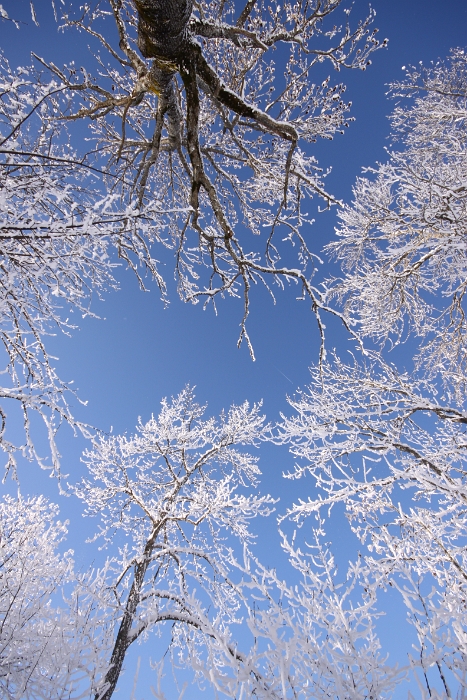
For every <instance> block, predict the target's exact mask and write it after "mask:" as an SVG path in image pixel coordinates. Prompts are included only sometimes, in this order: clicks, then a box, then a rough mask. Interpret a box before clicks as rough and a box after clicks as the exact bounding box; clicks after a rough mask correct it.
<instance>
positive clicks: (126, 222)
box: [0, 58, 158, 473]
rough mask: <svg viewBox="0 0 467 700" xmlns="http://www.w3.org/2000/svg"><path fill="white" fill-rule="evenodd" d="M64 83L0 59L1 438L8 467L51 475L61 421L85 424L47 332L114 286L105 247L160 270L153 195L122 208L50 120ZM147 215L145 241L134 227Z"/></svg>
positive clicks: (86, 310)
mask: <svg viewBox="0 0 467 700" xmlns="http://www.w3.org/2000/svg"><path fill="white" fill-rule="evenodd" d="M64 89H65V85H64V84H63V83H61V82H60V81H58V80H56V79H52V80H50V79H48V80H45V79H44V76H43V75H41V74H40V72H37V71H35V70H33V69H24V68H23V69H18V70H12V69H11V67H10V65H9V64H8V62H7V61H6V60H5V59H4V58H0V242H1V250H0V273H1V274H0V343H1V348H2V359H1V362H2V363H3V367H4V369H2V374H3V375H4V379H3V380H2V387H1V389H0V445H1V448H2V450H3V451H4V452H6V453H7V455H8V461H7V465H8V467H13V468H14V466H15V454H16V453H17V452H18V451H20V452H22V454H23V455H24V456H26V457H27V458H29V459H33V458H34V459H37V460H38V461H39V462H40V463H41V464H42V465H45V464H47V465H48V466H52V468H53V469H54V470H55V472H56V473H58V471H59V455H58V451H57V448H56V445H55V434H56V430H57V428H58V426H59V425H60V423H61V422H63V421H67V422H68V423H70V424H71V425H72V426H74V427H75V428H79V429H81V430H83V431H84V432H87V431H86V428H85V426H84V425H82V424H79V423H77V422H76V421H75V420H74V418H73V416H72V414H71V412H70V410H69V406H68V402H67V390H68V389H69V387H67V386H66V384H64V383H63V382H62V381H61V380H60V378H59V377H58V376H57V374H56V372H55V369H54V366H53V362H51V359H50V357H49V355H48V351H47V347H46V345H47V343H46V336H47V334H50V333H53V332H56V330H57V329H62V330H64V331H65V332H66V331H67V330H68V329H70V328H72V327H73V325H72V322H71V321H70V317H69V314H70V312H73V311H78V312H79V313H80V315H81V314H83V315H85V314H89V313H92V310H91V308H90V304H91V300H92V297H93V296H99V295H100V294H101V293H102V292H103V290H104V289H106V288H109V287H113V286H115V282H114V280H113V277H112V268H113V266H114V263H113V262H112V261H111V255H112V253H111V249H112V248H116V249H118V252H119V254H120V256H121V257H123V258H125V259H126V261H127V262H128V263H129V264H130V266H131V267H133V269H134V270H135V271H136V272H138V267H137V266H138V264H143V265H145V266H146V267H147V268H148V269H149V271H150V272H151V273H152V274H153V275H154V276H155V277H156V278H158V272H157V267H156V261H155V260H153V259H152V258H151V255H150V253H149V250H148V245H149V243H150V240H151V227H152V226H153V225H154V223H155V222H156V221H157V217H158V207H157V202H153V203H152V205H151V206H150V207H147V208H146V210H145V211H144V212H143V211H139V212H133V211H125V210H122V209H121V208H120V207H119V205H118V204H117V203H116V198H115V197H114V196H112V194H108V193H107V194H106V193H105V190H104V189H103V188H102V186H101V183H100V178H101V177H102V174H101V173H100V172H98V170H96V168H94V167H93V166H92V165H90V164H89V163H88V162H87V160H86V159H83V158H82V157H79V158H78V156H77V154H76V150H75V149H74V148H73V147H72V146H69V145H68V143H69V137H68V135H67V133H66V132H64V129H63V127H62V126H60V125H59V124H58V122H57V121H56V120H55V116H56V115H57V110H58V108H59V105H58V102H57V100H59V97H60V96H61V95H62V93H63V90H64ZM149 219H150V220H151V224H150V225H149V224H148V226H147V228H146V229H145V238H144V239H143V238H142V237H141V236H140V234H139V233H138V230H137V229H138V227H139V228H141V221H142V220H144V221H146V222H148V220H149ZM137 221H138V222H139V223H138V225H136V222H137ZM14 404H18V407H19V412H18V413H19V414H20V416H21V414H22V419H23V421H24V442H23V443H22V444H21V443H20V444H17V443H14V442H12V441H11V440H10V438H9V437H8V432H5V431H6V424H7V414H8V413H9V411H10V410H11V412H12V413H14V409H13V408H12V406H13V405H14ZM34 412H35V413H37V414H39V415H40V416H41V418H42V419H43V421H44V423H45V425H46V429H47V432H48V437H49V443H50V449H51V461H50V459H49V460H47V459H44V458H43V457H42V456H41V455H40V453H38V451H37V449H36V447H35V445H34V440H33V437H32V435H31V413H34Z"/></svg>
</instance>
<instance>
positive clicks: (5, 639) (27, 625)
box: [0, 496, 111, 700]
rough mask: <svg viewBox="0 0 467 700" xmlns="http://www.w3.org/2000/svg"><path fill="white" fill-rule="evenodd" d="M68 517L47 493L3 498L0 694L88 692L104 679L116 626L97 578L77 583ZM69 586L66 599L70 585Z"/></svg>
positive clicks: (35, 697)
mask: <svg viewBox="0 0 467 700" xmlns="http://www.w3.org/2000/svg"><path fill="white" fill-rule="evenodd" d="M65 534H66V523H61V522H60V521H58V520H57V507H56V506H53V505H51V504H50V503H48V502H47V501H46V499H45V498H43V497H41V496H39V497H37V498H30V499H26V498H22V497H21V496H18V497H17V498H12V497H10V496H5V497H4V498H3V500H2V501H1V502H0V693H1V695H2V697H3V698H5V699H7V700H20V699H22V698H27V699H31V700H61V699H62V698H65V697H67V698H68V697H73V698H80V697H83V695H82V690H83V688H84V689H85V690H87V689H88V688H89V686H90V685H91V686H92V685H93V684H94V683H95V682H96V681H97V680H99V669H100V659H101V658H102V659H104V658H105V649H106V644H107V642H108V638H107V632H108V631H109V630H110V629H111V628H110V626H109V625H108V624H107V620H106V619H105V616H104V615H103V614H101V610H100V609H99V607H97V606H96V600H98V599H99V597H101V600H103V599H104V598H105V591H102V585H101V582H100V580H99V579H98V578H96V579H94V582H91V579H90V578H89V577H87V578H86V577H82V578H81V582H80V584H79V585H78V583H77V578H76V574H75V573H74V571H73V560H72V552H71V551H68V552H64V553H60V551H59V550H60V545H61V543H62V541H63V539H64V536H65ZM67 586H68V587H70V590H69V591H68V595H67V597H66V598H65V599H64V598H63V595H64V594H65V589H66V588H67Z"/></svg>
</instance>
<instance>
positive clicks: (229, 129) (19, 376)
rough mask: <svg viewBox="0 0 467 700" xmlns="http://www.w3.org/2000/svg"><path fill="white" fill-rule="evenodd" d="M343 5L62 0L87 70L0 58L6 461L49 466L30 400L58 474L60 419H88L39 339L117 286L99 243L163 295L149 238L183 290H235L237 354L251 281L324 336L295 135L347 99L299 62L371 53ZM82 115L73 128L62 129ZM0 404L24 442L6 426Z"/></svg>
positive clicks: (336, 120)
mask: <svg viewBox="0 0 467 700" xmlns="http://www.w3.org/2000/svg"><path fill="white" fill-rule="evenodd" d="M52 5H54V3H52ZM62 5H63V4H62ZM340 5H341V2H340V0H325V1H324V2H323V1H322V0H316V1H315V2H312V3H310V2H299V3H298V4H292V3H285V4H283V5H279V4H274V6H273V5H270V4H269V3H265V2H262V1H261V2H259V1H258V2H256V1H249V2H247V3H246V5H245V7H244V8H243V9H241V11H237V8H236V6H235V3H233V2H225V1H224V0H221V1H220V2H205V1H204V0H203V2H201V3H193V2H191V0H164V2H161V1H159V0H141V1H140V0H138V1H136V2H130V1H129V0H109V2H105V3H98V5H97V6H96V7H92V8H91V7H90V6H88V5H85V6H84V7H83V8H82V10H80V11H79V12H80V14H79V15H78V16H74V15H72V14H71V11H70V12H68V11H67V8H66V5H64V8H63V7H62V6H61V5H60V7H62V9H63V11H64V16H63V22H64V25H65V26H66V27H68V28H69V29H73V28H74V29H77V30H78V31H79V32H80V33H81V34H82V35H83V33H84V34H85V35H86V37H87V38H90V40H91V41H94V42H95V45H94V48H95V54H96V56H95V59H96V62H95V63H94V64H93V63H92V59H91V57H89V55H88V54H86V55H87V56H88V58H87V59H86V64H85V65H80V60H81V58H80V57H79V56H75V57H74V60H75V63H73V64H72V65H69V66H68V67H65V68H63V69H61V68H59V67H58V66H57V65H56V64H55V63H54V56H53V53H52V55H47V56H46V57H44V59H40V58H39V57H37V56H35V57H34V60H35V68H29V69H19V70H12V69H11V68H10V66H9V65H8V63H7V61H6V60H5V59H4V58H2V62H1V67H0V81H1V92H0V95H1V98H0V197H1V207H0V210H1V214H0V217H1V218H0V232H1V233H0V236H1V243H2V250H1V258H0V261H1V266H2V284H1V288H0V300H1V310H0V314H1V317H0V337H1V340H2V345H3V348H4V350H5V365H4V366H5V368H6V372H5V374H6V376H7V377H8V380H7V381H6V382H4V386H3V387H2V389H1V392H0V393H1V398H2V399H3V401H2V404H1V406H0V437H1V446H2V449H3V450H4V451H5V452H6V453H7V455H8V460H7V464H8V467H13V468H14V466H15V453H16V452H17V451H18V450H20V451H21V452H22V454H23V455H26V456H27V457H28V458H29V459H37V460H39V461H40V462H41V463H42V464H43V465H44V464H46V463H47V464H48V465H49V466H50V459H49V460H48V461H47V460H45V459H43V458H42V456H41V455H40V454H39V453H38V451H37V449H36V447H35V441H34V439H33V437H32V433H31V414H32V412H35V413H38V414H39V415H40V416H41V418H42V419H43V421H44V422H45V425H46V429H47V431H48V436H49V444H50V449H51V466H52V467H53V469H54V470H55V471H56V472H57V473H58V471H59V454H58V451H57V448H56V444H55V434H56V431H57V428H58V426H59V425H60V423H61V422H63V421H66V422H68V423H71V424H72V425H73V426H74V427H76V428H78V429H82V430H83V429H84V430H85V426H83V425H80V424H78V423H76V422H75V421H74V419H73V415H72V413H71V412H70V410H69V406H68V403H67V390H68V389H69V387H68V386H66V385H65V384H64V383H63V382H62V381H61V380H60V378H59V377H57V375H56V372H55V369H54V367H53V363H51V362H50V358H49V356H48V352H47V348H46V341H45V335H46V334H47V333H50V332H53V331H54V329H55V328H56V326H57V325H58V326H60V327H62V329H65V330H66V329H67V328H69V327H70V326H69V325H68V324H69V311H70V309H71V310H73V309H75V310H78V311H79V312H80V313H84V314H87V313H91V312H92V309H91V307H90V301H91V298H92V296H93V295H98V294H100V293H101V292H102V291H103V290H104V289H105V288H108V287H109V286H110V287H111V286H112V285H113V284H114V282H113V279H112V262H111V261H112V260H114V259H115V256H114V258H112V250H115V249H116V251H117V253H118V255H119V256H120V257H121V258H123V259H124V260H125V262H126V263H128V264H129V266H130V267H131V268H132V269H133V270H134V271H135V272H136V274H137V275H138V277H139V280H140V282H141V284H143V273H144V268H145V269H146V271H148V272H149V273H150V275H152V276H153V277H154V278H155V279H156V282H157V284H158V285H159V288H160V290H161V293H162V295H163V296H165V295H166V293H167V289H166V282H165V280H164V279H163V278H162V276H161V274H160V271H159V268H158V265H157V260H156V259H155V257H154V255H153V254H152V253H151V250H150V248H151V245H152V244H153V243H156V242H157V243H158V244H159V249H160V256H162V257H164V256H166V255H167V253H166V252H164V249H166V250H167V249H168V250H169V251H170V253H169V254H170V255H171V256H172V259H173V257H175V267H176V277H177V280H178V290H179V293H180V295H181V297H182V298H183V299H185V300H190V301H192V302H196V301H198V300H199V299H200V298H204V299H205V300H206V301H210V300H212V301H214V300H215V298H216V297H217V296H218V295H219V294H220V295H225V294H230V295H233V296H240V297H242V298H243V301H244V316H243V321H242V324H241V333H240V338H239V342H241V341H242V339H243V338H246V339H247V341H248V345H249V348H250V352H251V353H253V349H252V346H251V344H250V342H249V339H248V335H247V332H246V326H245V322H246V318H247V315H248V309H249V293H250V288H251V285H252V284H256V283H258V282H260V281H261V282H262V283H264V284H266V286H269V283H270V281H272V280H275V281H276V282H277V283H278V284H279V286H283V283H284V280H288V281H295V282H297V283H298V284H299V286H300V287H301V289H302V291H303V294H304V295H308V297H309V298H310V299H311V301H312V307H313V309H314V311H315V313H316V314H317V316H318V322H319V328H320V332H321V333H323V326H322V324H321V321H320V319H319V313H320V310H322V309H324V308H326V305H325V302H324V299H323V298H322V295H321V293H320V291H319V289H318V287H316V286H314V283H313V281H312V278H313V275H314V268H315V265H314V256H313V253H312V251H311V250H310V249H309V246H308V244H307V241H306V236H305V235H304V233H303V227H304V225H307V224H309V223H310V219H309V215H308V214H307V213H305V212H307V211H308V205H306V207H305V208H304V209H303V208H302V203H303V202H304V201H306V200H307V198H309V197H311V196H314V195H318V196H319V197H321V198H322V199H324V201H325V203H326V204H327V205H330V204H333V203H335V200H334V199H333V197H332V196H331V195H330V194H328V193H327V192H326V191H325V189H324V186H323V182H322V180H323V177H324V175H325V173H323V172H322V171H321V170H320V168H319V167H318V164H317V162H316V160H315V158H314V157H313V156H312V155H311V154H310V145H309V144H310V143H312V142H313V141H315V140H316V139H317V138H332V137H333V135H334V134H335V133H336V132H339V131H342V129H343V127H344V126H345V125H346V124H347V112H348V108H349V105H348V104H346V103H345V102H344V101H343V93H344V90H345V87H344V85H342V84H337V85H335V86H333V85H332V84H331V82H330V79H329V77H325V79H324V81H323V75H321V77H320V78H319V79H316V80H315V82H313V74H314V72H316V68H317V67H318V66H319V65H320V64H322V63H323V62H328V63H329V65H330V66H332V67H333V68H335V69H337V70H339V69H341V68H343V67H350V68H359V69H364V68H365V67H366V66H367V65H368V63H369V62H370V61H369V57H370V55H371V53H372V52H373V51H374V50H375V49H376V48H378V47H379V44H378V42H377V40H376V38H375V32H376V30H371V29H370V25H371V23H372V21H373V16H374V13H373V12H370V15H369V16H368V17H367V18H366V19H365V20H364V21H361V22H357V23H355V25H354V27H353V28H351V26H350V24H349V23H348V17H347V15H348V14H349V11H348V10H344V9H342V8H341V7H340ZM57 7H58V5H57V6H55V5H54V10H55V9H57ZM31 8H32V11H33V17H32V19H33V21H34V22H36V14H35V11H34V4H33V3H31ZM17 11H18V8H17V7H14V8H11V10H10V14H11V17H13V16H14V14H15V12H17ZM334 15H335V16H336V20H334V19H332V17H334ZM338 16H339V20H337V17H338ZM1 18H2V20H3V21H7V19H8V17H7V10H6V7H5V8H3V7H2V12H1ZM328 21H329V26H327V25H328ZM339 22H342V24H341V25H340V26H339ZM11 26H12V25H11ZM20 26H21V25H20V24H17V27H20ZM115 29H117V32H118V45H117V43H114V42H115ZM13 31H14V30H13ZM18 31H19V32H20V31H21V29H20V28H19V29H18ZM18 36H20V34H18ZM278 57H280V58H279V60H278ZM39 68H40V69H41V70H43V72H42V73H41V70H39ZM316 74H317V75H318V72H317V73H316ZM320 74H322V71H321V72H320ZM83 120H85V121H86V122H88V124H89V126H90V132H89V133H88V135H87V137H86V138H84V139H83V130H82V127H81V126H79V127H78V128H77V129H75V128H74V126H75V123H76V122H82V121H83ZM89 136H91V138H89ZM70 144H71V145H70ZM259 234H265V236H264V237H263V236H259ZM263 238H264V240H263ZM284 238H285V239H287V240H288V242H289V244H290V250H291V251H292V252H293V247H294V246H295V251H298V257H297V259H296V262H294V263H293V264H292V265H290V264H289V261H288V262H287V264H286V263H285V262H281V258H282V257H283V255H284V253H285V257H286V258H287V259H288V258H289V257H290V252H288V251H287V250H286V248H284V250H283V251H282V252H281V251H280V248H281V247H283V243H282V242H281V244H280V245H279V241H282V239H284ZM109 246H110V248H109ZM6 399H11V401H9V402H8V401H6ZM15 403H16V404H18V406H19V412H20V413H21V414H22V418H23V420H24V435H25V436H24V441H23V442H22V444H17V443H14V442H13V440H11V439H9V436H8V432H7V433H5V427H6V417H7V413H8V412H9V411H10V409H8V404H10V405H12V404H15ZM11 413H14V411H11Z"/></svg>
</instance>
